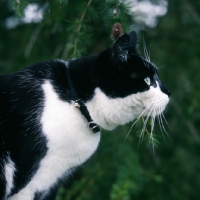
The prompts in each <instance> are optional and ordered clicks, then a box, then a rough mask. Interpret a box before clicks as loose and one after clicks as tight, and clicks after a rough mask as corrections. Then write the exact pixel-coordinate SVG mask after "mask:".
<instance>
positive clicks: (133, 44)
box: [129, 31, 137, 52]
mask: <svg viewBox="0 0 200 200" xmlns="http://www.w3.org/2000/svg"><path fill="white" fill-rule="evenodd" d="M129 37H130V46H131V50H132V51H133V52H136V51H137V48H136V45H137V34H136V32H135V31H131V32H130V33H129Z"/></svg>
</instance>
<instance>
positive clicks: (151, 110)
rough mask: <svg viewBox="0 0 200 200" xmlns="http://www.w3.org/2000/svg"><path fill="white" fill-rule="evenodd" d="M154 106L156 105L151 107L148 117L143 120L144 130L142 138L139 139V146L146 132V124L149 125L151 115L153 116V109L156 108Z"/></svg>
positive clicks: (141, 134)
mask: <svg viewBox="0 0 200 200" xmlns="http://www.w3.org/2000/svg"><path fill="white" fill-rule="evenodd" d="M154 107H155V106H153V107H152V108H151V109H150V111H149V113H148V115H147V116H146V119H145V120H144V122H143V128H142V131H141V133H140V139H139V143H138V146H139V145H140V144H141V141H143V138H144V132H145V129H146V125H147V122H148V119H149V117H150V116H151V113H152V112H153V110H154Z"/></svg>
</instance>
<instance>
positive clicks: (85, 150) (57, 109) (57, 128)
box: [38, 81, 100, 178]
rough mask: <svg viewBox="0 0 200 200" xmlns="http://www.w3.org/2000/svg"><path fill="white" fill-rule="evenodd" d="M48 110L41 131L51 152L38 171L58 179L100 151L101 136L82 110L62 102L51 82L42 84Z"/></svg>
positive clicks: (45, 107)
mask: <svg viewBox="0 0 200 200" xmlns="http://www.w3.org/2000/svg"><path fill="white" fill-rule="evenodd" d="M42 89H43V91H44V109H43V113H42V116H41V126H42V127H41V128H42V132H43V134H44V135H45V136H46V138H47V147H48V151H47V154H46V156H45V157H44V159H43V160H42V161H41V165H40V166H41V167H40V169H39V171H38V173H40V175H41V174H42V173H43V170H44V171H45V174H46V175H47V173H49V175H50V176H49V177H55V178H58V177H60V176H62V175H63V173H66V172H67V171H68V170H70V169H72V168H74V167H76V166H78V165H80V164H82V163H83V162H85V161H86V160H87V159H88V158H89V157H90V156H91V155H92V154H93V153H94V152H95V150H96V148H97V146H98V144H99V140H100V133H95V134H94V133H92V131H91V130H90V129H89V128H88V124H87V122H86V120H85V119H84V117H83V116H82V115H81V113H80V112H79V110H77V108H75V107H74V106H73V105H72V104H69V103H67V102H64V101H62V100H61V99H59V97H58V94H57V93H56V92H55V90H54V88H53V86H52V85H51V83H50V82H48V81H46V82H45V83H44V84H43V85H42Z"/></svg>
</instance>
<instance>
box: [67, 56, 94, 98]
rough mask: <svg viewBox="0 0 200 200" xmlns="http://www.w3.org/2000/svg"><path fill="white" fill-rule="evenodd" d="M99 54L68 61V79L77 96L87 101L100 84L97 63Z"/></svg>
mask: <svg viewBox="0 0 200 200" xmlns="http://www.w3.org/2000/svg"><path fill="white" fill-rule="evenodd" d="M96 60H97V56H87V57H83V58H80V59H76V60H71V61H69V63H68V75H69V77H68V80H69V82H70V85H71V89H72V90H74V91H72V92H73V93H74V94H76V95H75V96H76V98H79V99H81V100H82V101H84V102H86V101H87V100H89V99H91V98H92V97H93V94H94V90H95V88H96V87H97V86H98V74H97V73H96V68H95V63H96Z"/></svg>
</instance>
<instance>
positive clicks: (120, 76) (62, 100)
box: [0, 31, 170, 200]
mask: <svg viewBox="0 0 200 200" xmlns="http://www.w3.org/2000/svg"><path fill="white" fill-rule="evenodd" d="M136 43H137V35H136V33H135V32H134V31H132V32H131V33H130V34H126V33H125V34H123V35H122V36H121V37H120V38H118V39H117V40H116V41H115V42H114V43H113V44H112V45H111V47H109V48H107V49H106V50H104V51H102V52H101V53H100V54H98V55H93V56H86V57H82V58H79V59H74V60H70V61H69V62H67V61H64V60H54V61H48V62H40V63H36V64H34V65H32V66H29V67H26V68H23V69H21V70H20V71H18V72H15V73H13V74H8V75H1V76H0V199H3V200H5V199H8V200H51V199H52V200H53V199H55V198H56V193H57V190H58V188H59V183H60V182H61V180H63V179H64V178H65V179H66V178H67V177H68V176H69V175H70V174H71V173H73V171H74V170H75V168H76V167H77V166H79V165H81V164H83V163H84V162H85V161H86V160H87V159H88V158H89V157H90V156H91V155H92V154H93V153H94V152H95V150H96V149H97V147H98V144H99V141H100V132H101V129H106V130H113V129H114V128H116V127H117V126H118V125H123V124H126V123H128V122H130V121H133V120H135V119H138V118H139V117H141V116H146V117H149V116H151V117H153V118H155V116H159V115H161V114H162V112H163V111H164V109H165V107H166V105H167V104H168V102H169V99H170V90H169V89H168V87H167V86H166V85H165V84H164V83H162V81H161V80H160V78H159V76H158V72H157V68H156V66H155V65H154V64H152V63H151V62H149V61H148V60H147V59H145V58H143V57H142V56H140V54H139V53H138V51H137V48H136Z"/></svg>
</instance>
